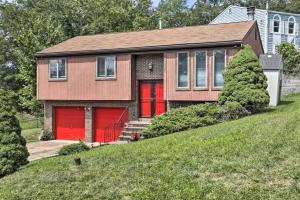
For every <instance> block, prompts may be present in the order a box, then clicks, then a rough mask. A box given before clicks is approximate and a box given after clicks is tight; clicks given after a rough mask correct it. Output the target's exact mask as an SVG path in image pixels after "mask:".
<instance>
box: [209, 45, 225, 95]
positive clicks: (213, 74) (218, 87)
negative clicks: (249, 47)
mask: <svg viewBox="0 0 300 200" xmlns="http://www.w3.org/2000/svg"><path fill="white" fill-rule="evenodd" d="M221 50H224V51H225V60H224V62H225V63H224V64H225V65H224V72H225V70H226V67H227V49H215V50H213V56H212V58H213V60H212V71H213V73H212V79H211V80H212V86H213V89H215V90H221V89H223V86H215V52H216V51H221ZM224 72H223V73H224ZM223 78H224V74H223Z"/></svg>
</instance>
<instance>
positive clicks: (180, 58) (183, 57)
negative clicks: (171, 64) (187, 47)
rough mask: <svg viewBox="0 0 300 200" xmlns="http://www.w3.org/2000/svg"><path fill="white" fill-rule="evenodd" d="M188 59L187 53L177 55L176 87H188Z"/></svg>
mask: <svg viewBox="0 0 300 200" xmlns="http://www.w3.org/2000/svg"><path fill="white" fill-rule="evenodd" d="M188 57H189V54H188V53H187V52H181V53H178V54H177V87H178V88H187V87H188V76H189V75H188V73H189V70H188Z"/></svg>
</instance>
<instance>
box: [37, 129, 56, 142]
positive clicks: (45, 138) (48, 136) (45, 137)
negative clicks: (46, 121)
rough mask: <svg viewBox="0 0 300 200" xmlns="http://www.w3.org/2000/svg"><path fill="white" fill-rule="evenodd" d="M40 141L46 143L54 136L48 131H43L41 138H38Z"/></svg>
mask: <svg viewBox="0 0 300 200" xmlns="http://www.w3.org/2000/svg"><path fill="white" fill-rule="evenodd" d="M40 140H41V141H48V140H54V134H53V132H50V131H48V130H43V131H42V134H41V137H40Z"/></svg>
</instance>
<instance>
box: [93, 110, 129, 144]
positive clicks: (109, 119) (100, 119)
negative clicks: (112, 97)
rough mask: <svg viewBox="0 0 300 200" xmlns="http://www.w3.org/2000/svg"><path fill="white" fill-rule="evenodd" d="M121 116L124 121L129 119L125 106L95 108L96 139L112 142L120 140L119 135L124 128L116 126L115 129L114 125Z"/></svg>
mask: <svg viewBox="0 0 300 200" xmlns="http://www.w3.org/2000/svg"><path fill="white" fill-rule="evenodd" d="M121 117H122V119H123V120H124V122H127V121H128V113H127V111H125V108H95V109H94V128H95V131H94V135H95V141H96V142H112V141H116V140H118V136H119V134H120V133H121V131H122V129H123V128H121V127H118V126H116V127H115V129H113V125H114V123H116V122H118V121H119V119H120V118H121ZM105 130H106V131H105Z"/></svg>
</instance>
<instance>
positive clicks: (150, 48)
mask: <svg viewBox="0 0 300 200" xmlns="http://www.w3.org/2000/svg"><path fill="white" fill-rule="evenodd" d="M241 44H242V40H233V41H222V42H209V43H194V44H176V45H158V46H148V47H132V48H116V49H99V50H85V51H64V52H45V53H43V52H38V53H36V54H35V55H34V56H35V57H36V58H48V57H65V56H85V55H97V54H112V53H136V52H149V51H166V50H178V49H195V48H210V47H228V46H237V47H238V46H240V45H241Z"/></svg>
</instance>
